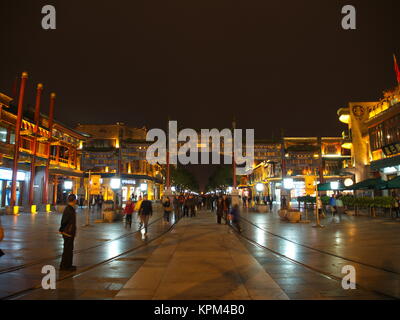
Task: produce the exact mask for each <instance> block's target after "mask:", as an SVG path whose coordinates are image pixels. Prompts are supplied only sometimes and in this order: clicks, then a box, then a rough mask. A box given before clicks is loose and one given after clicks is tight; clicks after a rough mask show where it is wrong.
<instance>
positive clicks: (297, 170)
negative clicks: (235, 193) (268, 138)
mask: <svg viewBox="0 0 400 320" xmlns="http://www.w3.org/2000/svg"><path fill="white" fill-rule="evenodd" d="M342 144H343V143H342V138H341V137H322V138H318V137H284V138H283V139H281V140H280V141H275V142H265V141H264V142H263V141H256V142H255V146H254V150H255V163H254V166H253V168H252V170H251V171H250V172H249V174H248V176H247V177H242V179H241V183H242V185H241V186H240V187H241V189H243V190H246V191H247V192H248V193H250V194H251V195H256V194H257V195H259V196H265V195H269V196H270V197H272V198H273V199H274V200H279V199H280V197H281V195H283V194H288V195H289V196H290V198H296V197H299V196H304V195H307V194H309V195H315V186H316V184H318V183H325V182H338V183H339V184H344V181H345V180H346V179H353V173H352V172H349V171H348V170H347V169H346V168H347V166H348V162H349V160H350V158H351V154H350V150H348V149H345V148H343V147H342ZM261 184H262V185H263V187H262V186H261V187H262V188H261V187H260V185H261ZM257 188H259V189H258V190H257Z"/></svg>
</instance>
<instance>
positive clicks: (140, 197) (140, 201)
mask: <svg viewBox="0 0 400 320" xmlns="http://www.w3.org/2000/svg"><path fill="white" fill-rule="evenodd" d="M142 202H143V198H142V196H139V200H138V201H137V202H136V203H135V211H136V212H137V213H138V218H139V221H140V222H139V229H141V228H142V227H143V220H142V216H141V215H140V214H139V210H140V206H141V205H142Z"/></svg>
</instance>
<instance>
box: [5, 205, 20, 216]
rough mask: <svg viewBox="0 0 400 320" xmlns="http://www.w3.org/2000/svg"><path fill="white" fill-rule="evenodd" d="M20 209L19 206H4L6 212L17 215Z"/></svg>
mask: <svg viewBox="0 0 400 320" xmlns="http://www.w3.org/2000/svg"><path fill="white" fill-rule="evenodd" d="M20 210H21V207H20V206H7V207H6V214H9V215H16V216H18V215H19V212H20Z"/></svg>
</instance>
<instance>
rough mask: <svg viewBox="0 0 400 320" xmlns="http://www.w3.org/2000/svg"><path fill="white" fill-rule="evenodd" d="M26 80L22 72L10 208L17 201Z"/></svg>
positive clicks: (26, 75)
mask: <svg viewBox="0 0 400 320" xmlns="http://www.w3.org/2000/svg"><path fill="white" fill-rule="evenodd" d="M27 79H28V73H26V72H23V73H22V75H21V87H20V89H19V99H18V114H17V122H16V124H15V145H14V163H13V171H12V180H11V201H10V202H11V203H10V205H11V206H12V207H14V206H15V205H16V200H17V174H18V160H19V146H20V140H21V137H20V134H21V124H22V116H23V105H24V96H25V87H26V81H27ZM14 212H15V211H14ZM17 213H18V211H17Z"/></svg>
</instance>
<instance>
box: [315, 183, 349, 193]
mask: <svg viewBox="0 0 400 320" xmlns="http://www.w3.org/2000/svg"><path fill="white" fill-rule="evenodd" d="M317 189H318V191H335V190H339V191H340V190H346V187H345V186H344V184H343V183H342V182H339V185H338V186H337V188H335V189H333V188H332V185H331V183H330V182H326V183H320V184H318V185H317Z"/></svg>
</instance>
